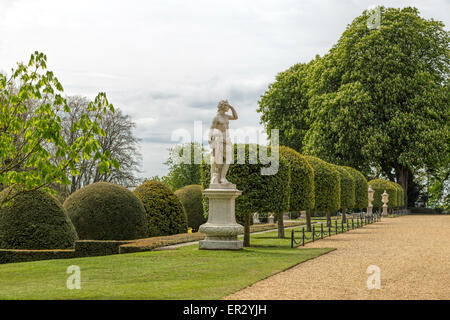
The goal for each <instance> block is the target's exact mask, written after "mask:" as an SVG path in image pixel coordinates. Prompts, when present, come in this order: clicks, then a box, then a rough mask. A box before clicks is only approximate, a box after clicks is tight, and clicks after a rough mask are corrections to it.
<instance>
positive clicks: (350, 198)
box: [334, 166, 355, 209]
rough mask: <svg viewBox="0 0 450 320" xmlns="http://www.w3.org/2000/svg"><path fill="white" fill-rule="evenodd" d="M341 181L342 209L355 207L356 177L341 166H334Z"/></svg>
mask: <svg viewBox="0 0 450 320" xmlns="http://www.w3.org/2000/svg"><path fill="white" fill-rule="evenodd" d="M334 168H335V169H336V170H337V171H338V172H339V177H340V181H341V209H353V208H355V179H353V176H352V175H351V174H350V173H349V172H348V171H347V170H346V169H345V168H344V167H341V166H334Z"/></svg>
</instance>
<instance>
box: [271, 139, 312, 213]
mask: <svg viewBox="0 0 450 320" xmlns="http://www.w3.org/2000/svg"><path fill="white" fill-rule="evenodd" d="M279 150H280V156H281V157H283V158H284V159H285V160H286V161H287V163H288V166H289V170H290V183H289V190H290V193H289V211H301V210H309V209H312V208H313V207H314V170H313V168H312V167H311V165H310V164H309V162H308V161H307V160H306V159H305V158H304V157H303V156H302V155H301V154H300V153H298V152H297V151H295V150H294V149H291V148H289V147H284V146H281V147H280V148H279Z"/></svg>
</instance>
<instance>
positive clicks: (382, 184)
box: [368, 179, 397, 209]
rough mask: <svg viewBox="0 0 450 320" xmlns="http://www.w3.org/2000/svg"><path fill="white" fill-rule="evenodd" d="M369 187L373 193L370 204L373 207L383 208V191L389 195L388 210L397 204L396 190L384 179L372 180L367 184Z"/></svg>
mask: <svg viewBox="0 0 450 320" xmlns="http://www.w3.org/2000/svg"><path fill="white" fill-rule="evenodd" d="M368 184H369V186H371V187H372V189H373V190H374V191H375V193H374V195H373V197H374V201H373V202H372V204H373V207H374V208H377V209H380V208H382V207H383V202H382V201H381V197H382V194H383V192H384V190H386V192H387V193H388V194H389V202H388V203H387V205H388V207H389V208H393V207H394V206H395V205H396V203H397V199H396V197H397V190H396V188H395V187H394V186H393V185H392V183H391V182H390V181H388V180H384V179H373V180H370V181H369V182H368Z"/></svg>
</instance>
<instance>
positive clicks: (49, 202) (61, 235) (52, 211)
mask: <svg viewBox="0 0 450 320" xmlns="http://www.w3.org/2000/svg"><path fill="white" fill-rule="evenodd" d="M8 190H9V189H5V190H3V191H2V192H1V193H0V199H1V198H2V197H5V196H6V193H7V192H8ZM77 239H78V237H77V233H76V231H75V228H74V226H73V224H72V222H71V221H70V219H69V217H68V216H67V213H66V211H65V210H64V208H63V207H62V206H61V204H60V203H59V201H58V200H56V198H55V197H53V196H51V195H49V194H47V193H46V192H44V191H42V190H36V191H30V192H27V193H24V194H20V195H19V196H17V197H16V198H15V199H14V200H13V201H12V202H11V204H10V205H8V206H3V207H2V208H1V209H0V248H2V249H28V250H32V249H39V250H44V249H71V248H73V247H74V244H75V241H76V240H77Z"/></svg>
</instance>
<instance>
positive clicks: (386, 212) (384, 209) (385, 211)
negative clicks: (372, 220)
mask: <svg viewBox="0 0 450 320" xmlns="http://www.w3.org/2000/svg"><path fill="white" fill-rule="evenodd" d="M387 209H388V206H387V204H383V213H382V215H383V217H387V215H388V210H387Z"/></svg>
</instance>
